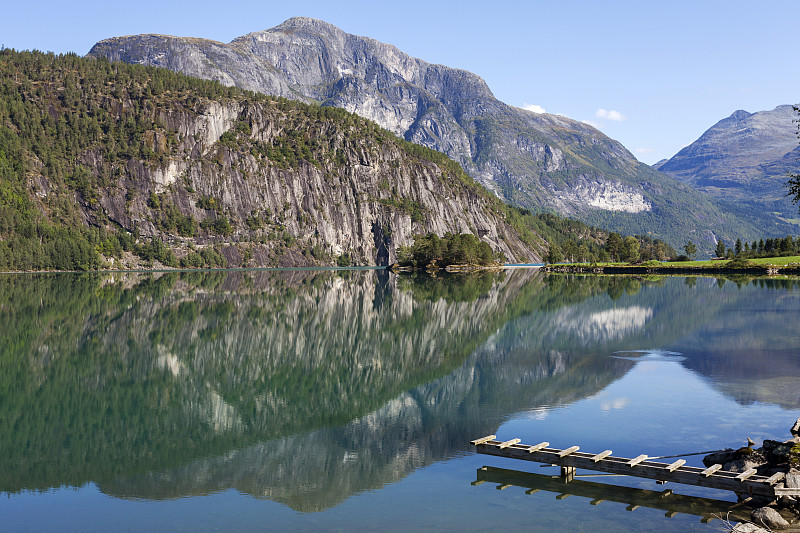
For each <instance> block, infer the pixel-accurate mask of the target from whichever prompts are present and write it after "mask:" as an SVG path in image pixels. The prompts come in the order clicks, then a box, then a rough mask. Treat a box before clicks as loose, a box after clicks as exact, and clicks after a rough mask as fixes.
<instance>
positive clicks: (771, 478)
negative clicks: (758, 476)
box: [764, 472, 786, 485]
mask: <svg viewBox="0 0 800 533" xmlns="http://www.w3.org/2000/svg"><path fill="white" fill-rule="evenodd" d="M785 477H786V472H778V473H777V474H772V475H771V476H769V477H768V478H767V479H766V481H764V483H766V484H767V485H774V484H775V483H777V482H778V481H781V480H782V479H783V478H785Z"/></svg>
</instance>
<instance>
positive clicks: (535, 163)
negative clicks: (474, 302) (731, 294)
mask: <svg viewBox="0 0 800 533" xmlns="http://www.w3.org/2000/svg"><path fill="white" fill-rule="evenodd" d="M89 56H92V57H106V58H109V59H111V60H122V61H125V62H129V63H138V64H146V65H154V66H161V67H166V68H169V69H172V70H176V71H181V72H183V73H185V74H188V75H190V76H195V77H200V78H206V79H215V80H219V81H220V82H222V83H223V84H226V85H236V86H238V87H242V88H245V89H250V90H253V91H258V92H264V93H267V94H272V95H279V96H284V97H286V98H290V99H297V100H301V101H305V102H312V103H318V104H320V105H323V106H335V107H341V108H344V109H347V110H348V111H352V112H355V113H357V114H359V115H361V116H363V117H366V118H369V119H372V120H374V121H376V122H377V123H378V124H380V125H381V126H383V127H385V128H387V129H389V130H391V131H392V132H394V133H395V134H397V135H399V136H401V137H403V138H405V139H406V140H408V141H412V142H414V143H417V144H421V145H423V146H427V147H430V148H434V149H435V150H438V151H440V152H443V153H445V154H447V155H448V156H450V157H451V158H453V159H454V160H456V161H457V162H459V163H460V164H461V165H462V166H463V167H464V169H465V170H466V171H467V172H468V173H469V174H470V175H471V176H472V177H473V178H475V179H476V180H477V181H479V182H480V183H482V184H484V185H485V186H486V187H487V188H489V189H490V190H492V191H494V192H495V193H496V194H498V195H499V196H500V197H501V198H503V199H504V200H506V201H508V202H510V203H513V204H515V205H518V206H521V207H525V208H530V209H534V210H555V211H557V212H559V213H561V214H566V215H571V216H574V217H576V218H578V219H581V220H583V221H585V222H589V223H591V224H596V225H600V226H604V227H607V228H609V229H612V230H616V231H621V232H625V233H640V234H651V235H653V236H654V237H660V238H662V239H664V240H666V241H668V242H670V243H671V244H673V245H674V246H680V245H683V244H684V243H685V241H686V240H687V239H689V238H691V239H693V240H695V242H699V243H700V244H701V247H705V248H707V249H710V248H711V247H712V246H713V243H714V242H715V235H717V234H719V232H720V231H725V232H730V237H732V238H735V236H737V235H742V236H748V237H750V236H752V237H756V236H757V235H759V234H763V232H764V229H763V228H764V227H768V228H771V227H773V226H775V221H774V220H772V219H765V218H764V217H762V216H761V215H760V214H757V215H756V218H755V219H752V213H739V212H736V209H735V208H734V209H731V208H730V206H720V205H719V204H717V203H715V202H714V201H712V200H709V199H708V198H706V197H705V196H704V195H698V194H697V193H696V191H693V190H692V189H691V188H688V187H686V186H684V185H683V184H681V183H679V182H676V181H675V180H674V179H672V178H671V177H669V176H666V175H664V174H661V173H658V172H655V171H654V170H653V169H652V168H651V167H649V166H648V165H644V164H642V163H640V162H639V161H637V160H636V158H635V157H634V156H633V155H632V154H631V153H630V152H629V151H628V150H626V149H625V147H624V146H622V145H621V144H620V143H618V142H616V141H614V140H612V139H610V138H608V137H607V136H605V135H603V134H602V133H601V132H600V131H598V130H597V129H595V128H593V127H592V126H589V125H587V124H584V123H581V122H578V121H575V120H571V119H568V118H566V117H563V116H559V115H549V114H537V113H532V112H529V111H525V110H522V109H519V108H516V107H512V106H509V105H507V104H504V103H503V102H500V101H499V100H497V99H496V98H495V97H494V95H493V94H492V92H491V90H490V89H489V87H488V86H487V85H486V83H485V82H484V80H482V79H481V78H480V77H478V76H477V75H475V74H472V73H470V72H467V71H464V70H458V69H454V68H450V67H446V66H443V65H432V64H429V63H427V62H425V61H422V60H420V59H415V58H412V57H411V56H409V55H407V54H405V53H403V52H402V51H400V50H398V49H397V48H395V47H394V46H391V45H389V44H384V43H381V42H378V41H376V40H373V39H369V38H365V37H358V36H354V35H350V34H347V33H345V32H343V31H342V30H340V29H338V28H336V27H334V26H332V25H330V24H328V23H325V22H322V21H319V20H314V19H308V18H293V19H290V20H288V21H286V22H284V23H283V24H281V25H279V26H277V27H275V28H272V29H269V30H265V31H260V32H255V33H250V34H247V35H245V36H242V37H239V38H237V39H234V40H233V41H232V42H231V43H229V44H223V43H220V42H216V41H210V40H206V39H197V38H184V37H171V36H165V35H138V36H127V37H116V38H111V39H106V40H103V41H100V42H99V43H97V44H96V45H95V46H94V47H93V48H92V50H91V51H90V52H89ZM748 217H751V218H749V219H748ZM720 228H724V230H720ZM779 233H780V232H779Z"/></svg>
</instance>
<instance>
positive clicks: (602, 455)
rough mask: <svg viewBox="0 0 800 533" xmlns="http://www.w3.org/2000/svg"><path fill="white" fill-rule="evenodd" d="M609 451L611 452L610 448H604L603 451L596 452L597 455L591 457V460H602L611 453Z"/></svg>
mask: <svg viewBox="0 0 800 533" xmlns="http://www.w3.org/2000/svg"><path fill="white" fill-rule="evenodd" d="M611 453H612V452H611V450H606V451H604V452H601V453H598V454H597V455H595V456H594V457H592V461H594V462H595V463H596V462H598V461H602V460H603V459H605V458H606V457H608V456H609V455H611Z"/></svg>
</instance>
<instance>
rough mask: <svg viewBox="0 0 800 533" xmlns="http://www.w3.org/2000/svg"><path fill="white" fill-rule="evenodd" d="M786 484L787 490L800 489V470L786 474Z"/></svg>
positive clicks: (792, 470) (793, 469)
mask: <svg viewBox="0 0 800 533" xmlns="http://www.w3.org/2000/svg"><path fill="white" fill-rule="evenodd" d="M784 484H785V485H786V488H787V489H800V470H797V469H796V468H792V469H791V470H789V473H788V474H786V479H785V480H784Z"/></svg>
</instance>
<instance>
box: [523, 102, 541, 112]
mask: <svg viewBox="0 0 800 533" xmlns="http://www.w3.org/2000/svg"><path fill="white" fill-rule="evenodd" d="M522 109H524V110H526V111H531V112H533V113H547V111H545V110H544V108H543V107H542V106H540V105H536V104H524V105H523V106H522Z"/></svg>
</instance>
